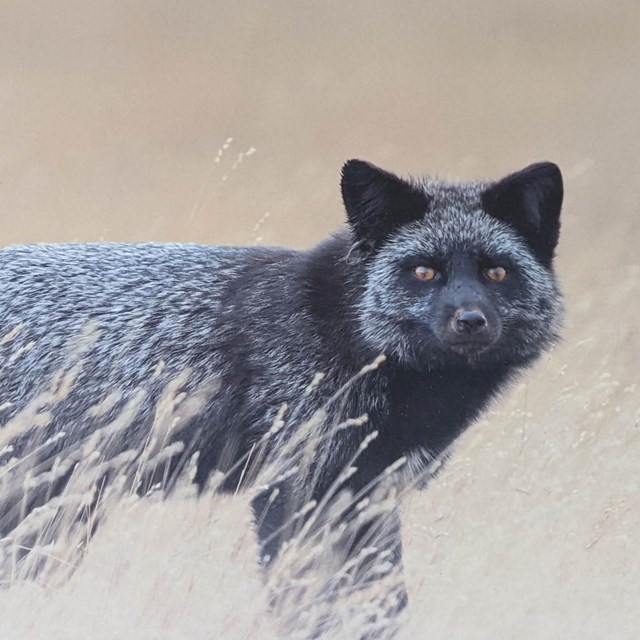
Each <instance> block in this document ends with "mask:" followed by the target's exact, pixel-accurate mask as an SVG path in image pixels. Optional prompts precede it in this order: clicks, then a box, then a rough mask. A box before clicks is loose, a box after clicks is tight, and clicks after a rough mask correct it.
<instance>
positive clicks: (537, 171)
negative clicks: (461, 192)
mask: <svg viewBox="0 0 640 640" xmlns="http://www.w3.org/2000/svg"><path fill="white" fill-rule="evenodd" d="M562 195H563V186H562V174H561V173H560V169H559V168H558V167H557V165H555V164H553V162H540V163H538V164H532V165H530V166H528V167H526V168H525V169H522V170H521V171H518V172H517V173H512V174H511V175H509V176H507V177H506V178H503V179H502V180H499V181H498V182H496V183H494V184H492V185H491V186H490V187H489V188H488V189H487V190H486V191H485V192H484V193H483V194H482V204H483V206H484V208H485V210H486V211H487V213H489V214H490V215H492V216H494V217H496V218H498V219H499V220H502V221H503V222H506V223H508V224H510V225H511V226H512V227H514V228H515V229H516V231H517V232H518V233H520V235H521V236H522V237H523V239H524V240H525V241H526V242H527V244H529V246H530V247H531V248H532V249H533V251H534V253H535V254H536V255H537V256H538V258H539V259H540V261H541V262H542V264H544V265H546V266H550V265H551V262H552V260H553V254H554V252H555V248H556V245H557V244H558V237H559V235H560V209H561V208H562Z"/></svg>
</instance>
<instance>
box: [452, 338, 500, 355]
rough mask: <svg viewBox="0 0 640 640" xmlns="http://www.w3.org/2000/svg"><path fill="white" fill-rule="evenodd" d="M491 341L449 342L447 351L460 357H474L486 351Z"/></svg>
mask: <svg viewBox="0 0 640 640" xmlns="http://www.w3.org/2000/svg"><path fill="white" fill-rule="evenodd" d="M493 343H494V341H493V340H456V341H450V342H449V349H451V351H453V352H454V353H457V354H458V355H461V356H475V355H478V354H479V353H482V352H483V351H486V350H487V349H488V348H489V347H490V346H491V345H492V344H493Z"/></svg>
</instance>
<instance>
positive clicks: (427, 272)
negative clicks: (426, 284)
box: [413, 266, 438, 280]
mask: <svg viewBox="0 0 640 640" xmlns="http://www.w3.org/2000/svg"><path fill="white" fill-rule="evenodd" d="M413 275H414V276H415V277H416V278H418V280H433V279H434V278H435V277H436V276H437V275H438V272H437V271H436V270H435V269H433V268H432V267H424V266H419V267H415V268H414V270H413Z"/></svg>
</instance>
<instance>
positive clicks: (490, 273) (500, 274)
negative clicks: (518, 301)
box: [485, 267, 507, 282]
mask: <svg viewBox="0 0 640 640" xmlns="http://www.w3.org/2000/svg"><path fill="white" fill-rule="evenodd" d="M485 273H486V274H487V278H489V280H493V281H494V282H502V281H503V280H504V279H505V278H506V277H507V270H506V269H505V268H504V267H491V269H487V270H486V271H485Z"/></svg>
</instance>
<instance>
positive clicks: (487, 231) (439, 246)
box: [383, 196, 534, 262]
mask: <svg viewBox="0 0 640 640" xmlns="http://www.w3.org/2000/svg"><path fill="white" fill-rule="evenodd" d="M443 204H444V203H443ZM463 205H464V206H463ZM383 251H386V252H388V254H389V257H391V256H392V255H396V256H398V255H399V254H400V253H401V254H403V255H405V256H406V255H412V254H414V255H424V256H440V257H446V256H447V255H450V254H453V253H457V252H460V251H465V252H473V253H478V254H482V255H488V256H491V255H503V256H504V255H510V256H513V257H514V260H516V261H517V262H530V261H534V258H533V256H531V254H530V252H529V250H528V248H527V246H526V244H525V242H524V241H523V240H522V239H521V238H520V236H519V235H518V234H517V233H516V231H515V230H513V229H512V228H510V227H509V225H507V224H506V223H504V222H502V221H500V220H497V219H495V218H493V217H492V216H490V215H489V214H488V213H486V212H485V211H483V210H482V208H481V204H480V200H479V196H478V199H477V200H476V201H475V202H474V201H473V200H472V199H471V198H469V199H465V200H464V201H459V202H458V203H455V202H452V201H449V203H448V204H447V205H446V206H435V202H434V206H433V207H432V208H431V210H430V211H428V212H427V213H425V216H424V218H423V219H422V220H418V221H416V222H412V223H410V224H408V225H405V226H404V227H402V228H401V229H399V230H398V231H397V232H396V233H395V234H394V235H393V236H392V237H391V238H389V242H388V244H387V246H386V247H385V248H384V249H383Z"/></svg>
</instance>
